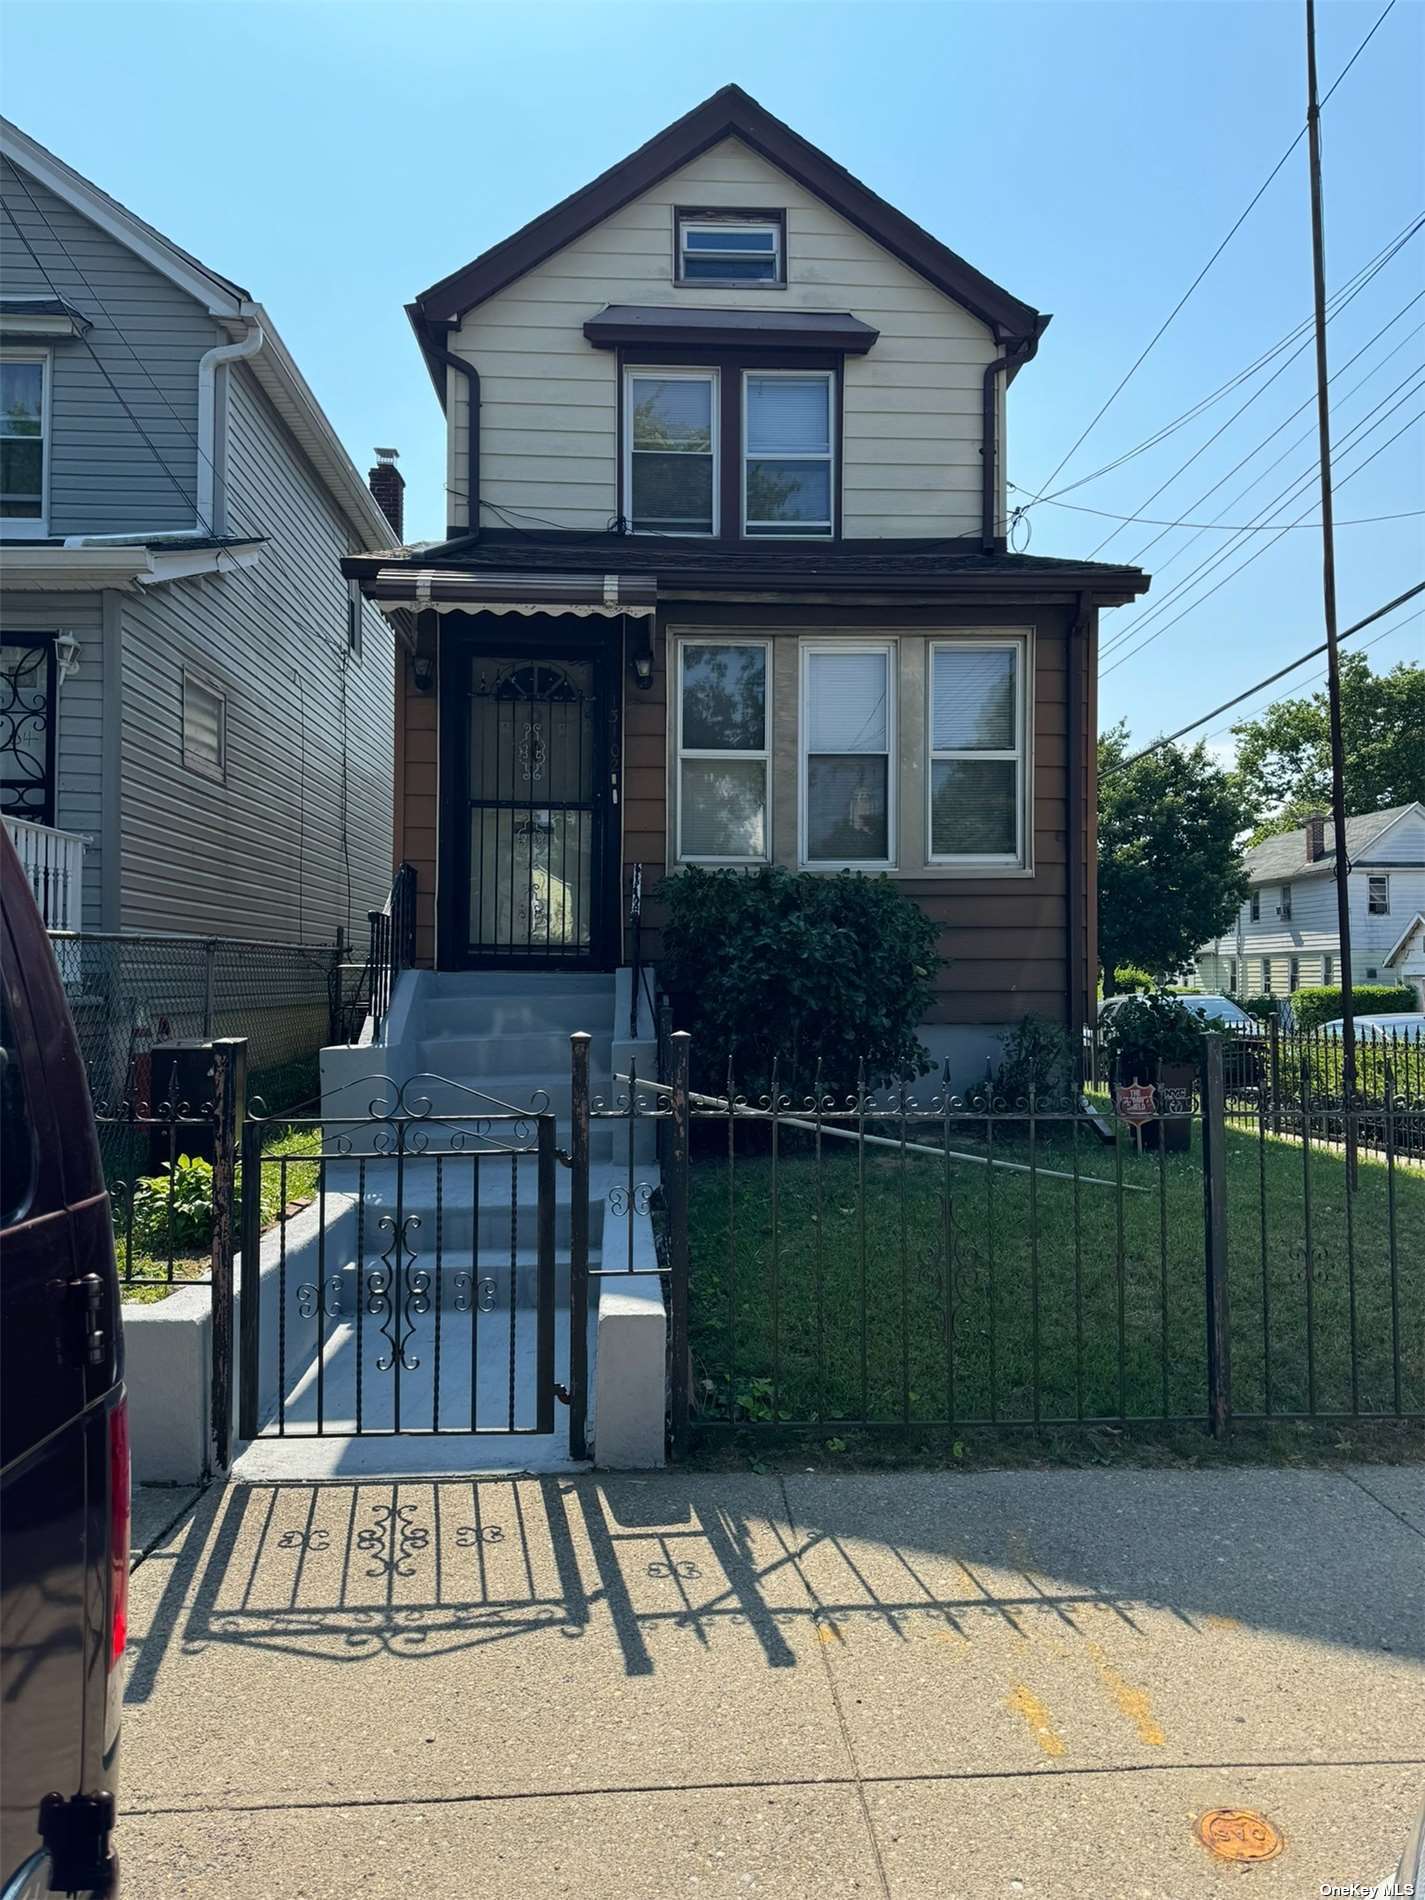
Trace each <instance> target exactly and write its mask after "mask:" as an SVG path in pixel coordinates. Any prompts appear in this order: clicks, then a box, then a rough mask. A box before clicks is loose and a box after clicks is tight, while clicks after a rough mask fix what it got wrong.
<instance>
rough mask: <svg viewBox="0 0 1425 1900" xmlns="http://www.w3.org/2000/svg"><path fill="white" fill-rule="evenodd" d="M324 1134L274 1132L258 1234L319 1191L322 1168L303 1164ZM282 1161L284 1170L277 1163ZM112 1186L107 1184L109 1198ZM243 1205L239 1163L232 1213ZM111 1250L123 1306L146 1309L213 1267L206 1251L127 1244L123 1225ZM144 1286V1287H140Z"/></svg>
mask: <svg viewBox="0 0 1425 1900" xmlns="http://www.w3.org/2000/svg"><path fill="white" fill-rule="evenodd" d="M321 1145H322V1131H321V1128H320V1126H316V1127H291V1128H280V1129H278V1130H276V1131H275V1132H274V1134H273V1136H272V1138H271V1140H269V1141H268V1142H267V1143H266V1144H265V1146H264V1148H263V1151H262V1156H263V1166H262V1231H263V1233H266V1232H267V1231H268V1229H269V1228H270V1227H274V1226H275V1225H276V1224H277V1220H278V1218H279V1216H280V1215H281V1214H282V1212H283V1209H284V1208H286V1209H296V1208H298V1207H301V1206H304V1205H305V1204H306V1203H307V1202H308V1201H310V1200H312V1199H313V1198H314V1197H315V1195H316V1192H317V1182H318V1176H319V1174H320V1171H321V1164H320V1163H319V1162H317V1161H315V1160H307V1159H306V1158H305V1157H307V1156H309V1155H317V1154H320V1152H321ZM283 1160H286V1162H287V1166H286V1167H285V1168H284V1167H283V1166H282V1165H281V1163H282V1161H283ZM116 1185H118V1184H116V1183H115V1182H113V1181H111V1182H110V1183H109V1187H110V1192H111V1194H112V1193H114V1191H115V1188H116ZM126 1200H127V1196H126V1195H122V1196H120V1195H116V1197H115V1205H116V1206H120V1205H123V1204H124V1203H125V1202H126ZM241 1206H242V1164H241V1163H239V1164H238V1168H237V1182H236V1187H235V1190H234V1207H233V1213H234V1217H235V1218H236V1217H237V1215H238V1212H239V1210H240V1208H241ZM114 1247H115V1251H116V1253H117V1255H118V1261H119V1279H120V1283H121V1286H122V1291H123V1298H124V1301H125V1303H126V1304H133V1305H140V1306H146V1305H151V1304H152V1303H153V1302H154V1301H155V1300H163V1299H167V1297H168V1295H169V1294H170V1293H171V1292H172V1291H173V1288H174V1287H175V1286H179V1285H183V1284H185V1283H191V1282H192V1281H194V1280H206V1279H207V1277H208V1274H209V1271H210V1269H211V1267H212V1255H211V1253H210V1252H209V1251H208V1249H207V1248H204V1249H202V1250H201V1251H196V1250H193V1249H192V1248H189V1249H185V1250H181V1251H179V1250H175V1251H174V1253H173V1256H172V1258H171V1259H170V1258H169V1257H168V1254H167V1253H166V1252H165V1253H163V1254H162V1255H157V1254H155V1253H153V1252H152V1251H149V1250H146V1249H144V1248H142V1247H140V1246H138V1245H137V1244H131V1242H130V1240H129V1236H128V1235H127V1234H126V1233H125V1231H124V1227H123V1223H122V1221H120V1222H119V1223H117V1225H116V1230H115V1234H114ZM145 1282H146V1283H147V1284H142V1283H145Z"/></svg>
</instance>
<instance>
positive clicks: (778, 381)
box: [742, 370, 833, 540]
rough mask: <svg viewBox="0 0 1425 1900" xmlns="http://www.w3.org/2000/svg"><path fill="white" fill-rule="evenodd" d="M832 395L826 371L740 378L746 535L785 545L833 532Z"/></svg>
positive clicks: (755, 374) (751, 373)
mask: <svg viewBox="0 0 1425 1900" xmlns="http://www.w3.org/2000/svg"><path fill="white" fill-rule="evenodd" d="M832 389H833V378H832V375H831V372H830V371H827V370H748V371H747V372H746V373H745V374H744V376H743V379H742V444H743V453H742V527H743V532H744V534H747V535H750V536H756V537H768V538H772V537H776V538H780V539H784V540H785V539H801V538H805V537H810V538H813V539H824V538H826V537H828V536H829V535H830V534H831V530H832V479H833V477H832V413H831V412H832V406H833V405H832Z"/></svg>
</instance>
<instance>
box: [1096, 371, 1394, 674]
mask: <svg viewBox="0 0 1425 1900" xmlns="http://www.w3.org/2000/svg"><path fill="white" fill-rule="evenodd" d="M1394 353H1395V352H1394V351H1392V352H1391V354H1392V355H1394ZM1382 361H1383V362H1388V361H1389V358H1388V357H1387V358H1384V359H1382ZM1381 367H1382V364H1377V366H1376V369H1377V370H1378V369H1379V368H1381ZM1422 368H1425V365H1417V366H1416V367H1415V368H1413V369H1412V370H1411V371H1410V372H1409V374H1408V375H1407V376H1405V377H1404V378H1403V379H1402V381H1401V382H1399V383H1397V384H1396V386H1395V388H1394V389H1392V390H1390V391H1389V392H1388V393H1387V394H1386V395H1384V396H1382V397H1381V399H1380V401H1379V402H1377V403H1375V404H1374V405H1373V406H1372V407H1371V408H1370V409H1368V410H1367V411H1366V413H1365V415H1364V416H1362V417H1361V418H1360V419H1359V420H1358V421H1357V422H1355V423H1354V424H1353V425H1352V427H1351V428H1350V429H1349V430H1348V431H1347V432H1346V435H1345V437H1343V439H1342V442H1341V447H1342V448H1345V447H1347V446H1358V445H1359V443H1360V441H1362V440H1364V437H1365V436H1366V435H1370V434H1373V433H1374V431H1375V430H1376V429H1378V428H1379V427H1380V426H1381V424H1382V423H1383V422H1384V421H1386V420H1387V418H1388V417H1389V416H1390V415H1392V414H1393V413H1394V411H1395V410H1396V409H1399V408H1401V407H1403V406H1404V404H1405V403H1407V402H1408V401H1409V400H1410V398H1411V397H1412V396H1413V395H1414V394H1415V393H1416V391H1415V390H1413V389H1411V390H1406V393H1405V395H1403V396H1402V395H1401V394H1400V392H1401V391H1402V390H1403V389H1405V388H1406V384H1407V383H1409V382H1410V381H1411V379H1412V378H1413V377H1415V376H1418V375H1419V374H1420V373H1421V370H1422ZM1375 373H1376V370H1372V371H1371V372H1370V375H1374V374H1375ZM1369 380H1370V376H1366V377H1363V378H1362V379H1361V382H1360V383H1357V384H1356V385H1355V387H1354V388H1353V389H1351V390H1349V391H1348V392H1347V395H1346V396H1343V397H1341V398H1340V402H1344V401H1346V400H1348V398H1349V396H1352V395H1354V394H1355V393H1356V390H1357V389H1360V388H1361V387H1363V385H1364V384H1365V383H1366V382H1368V381H1369ZM1395 398H1398V400H1393V399H1395ZM1387 405H1389V406H1388V407H1387ZM1337 406H1338V407H1339V406H1340V404H1339V402H1338V405H1337ZM1382 409H1384V410H1385V414H1384V415H1378V414H1377V411H1379V410H1382ZM1373 416H1374V417H1376V420H1375V421H1374V422H1372V420H1371V418H1372V417H1373ZM1288 420H1290V418H1288ZM1368 424H1369V425H1370V426H1369V427H1367V425H1368ZM1273 433H1274V434H1275V433H1279V431H1273ZM1310 434H1311V431H1310V429H1308V430H1306V431H1305V432H1304V434H1302V435H1300V436H1297V437H1296V438H1294V439H1293V440H1292V441H1291V442H1290V443H1288V445H1287V447H1286V448H1285V449H1284V450H1283V451H1282V453H1281V454H1280V455H1279V456H1278V457H1277V458H1276V460H1275V461H1274V462H1269V463H1268V464H1267V466H1266V468H1264V469H1263V470H1262V471H1261V472H1260V473H1259V474H1257V475H1255V476H1253V478H1252V480H1251V481H1250V482H1248V484H1247V486H1246V488H1244V489H1242V490H1240V491H1239V493H1238V494H1237V495H1235V496H1234V497H1233V501H1232V503H1229V504H1228V506H1229V507H1230V506H1232V505H1233V504H1235V503H1236V502H1238V501H1240V500H1241V499H1242V497H1243V495H1246V494H1248V493H1250V491H1251V490H1252V489H1253V488H1255V487H1256V486H1257V483H1258V482H1260V481H1262V480H1263V479H1264V478H1265V477H1266V476H1267V475H1269V474H1270V473H1271V472H1272V470H1273V469H1274V468H1277V467H1279V466H1280V464H1281V463H1282V462H1284V461H1285V460H1286V458H1287V456H1288V455H1289V454H1290V453H1291V451H1292V449H1294V448H1296V447H1297V446H1298V445H1299V443H1301V442H1303V441H1305V439H1306V437H1307V436H1308V435H1310ZM1353 438H1354V440H1353ZM1267 439H1268V440H1270V439H1271V438H1270V437H1268V438H1267ZM1261 446H1263V445H1261V444H1259V445H1258V448H1260V447H1261ZM1256 453H1257V450H1256V449H1254V450H1253V451H1252V452H1251V455H1248V456H1246V457H1244V458H1243V460H1244V461H1250V460H1251V458H1252V455H1255V454H1256ZM1241 466H1242V463H1241V462H1239V463H1238V464H1237V467H1238V468H1240V467H1241ZM1361 466H1362V467H1364V464H1361ZM1233 472H1235V471H1233ZM1317 472H1318V471H1317V468H1316V465H1315V464H1314V463H1313V464H1312V465H1311V466H1310V467H1308V468H1306V469H1303V470H1301V471H1300V472H1299V473H1298V474H1296V475H1294V476H1293V477H1292V478H1291V480H1290V481H1289V482H1288V483H1287V484H1286V486H1285V488H1282V489H1280V490H1279V491H1278V492H1277V494H1276V495H1275V496H1274V497H1273V499H1272V500H1271V501H1269V502H1265V503H1263V505H1262V507H1260V508H1259V509H1258V510H1257V515H1256V521H1257V522H1262V521H1265V522H1267V523H1268V524H1269V525H1271V526H1273V527H1276V526H1277V525H1278V524H1276V523H1273V522H1271V516H1272V515H1274V514H1276V513H1278V512H1280V511H1281V510H1282V509H1283V508H1289V507H1290V506H1291V505H1292V503H1293V502H1294V501H1298V500H1300V498H1301V496H1302V495H1303V494H1304V493H1305V492H1306V489H1307V488H1308V487H1309V486H1310V485H1311V483H1312V481H1313V480H1315V479H1316V477H1317ZM1353 472H1354V471H1353ZM1225 479H1226V477H1223V480H1225ZM1221 485H1222V484H1221V482H1218V483H1216V484H1215V486H1217V487H1221ZM1209 492H1211V491H1209ZM1305 513H1306V510H1303V511H1302V515H1301V516H1299V517H1298V520H1300V519H1303V518H1304V516H1305ZM1285 525H1286V526H1292V525H1294V524H1291V523H1287V524H1285ZM1207 531H1208V530H1206V529H1199V530H1198V531H1197V532H1196V533H1194V534H1193V535H1191V536H1190V537H1189V539H1188V540H1187V541H1186V542H1184V544H1183V545H1182V547H1180V548H1179V549H1178V550H1177V551H1176V553H1174V554H1172V555H1170V556H1169V557H1168V559H1167V560H1166V561H1165V562H1164V563H1163V567H1162V568H1161V569H1160V570H1159V572H1160V573H1161V572H1163V571H1164V570H1166V569H1167V568H1168V567H1170V566H1171V565H1172V563H1173V562H1174V561H1176V560H1177V559H1179V558H1180V556H1182V555H1183V554H1185V553H1186V552H1187V550H1188V548H1190V547H1191V546H1192V543H1193V542H1194V541H1196V540H1197V539H1199V538H1200V536H1201V535H1202V534H1203V533H1205V532H1207ZM1243 532H1245V530H1240V529H1239V530H1238V531H1237V533H1238V534H1241V533H1243ZM1156 538H1158V539H1161V538H1162V537H1161V536H1158V537H1156ZM1235 538H1236V537H1235V536H1234V539H1235ZM1149 545H1151V544H1149ZM1268 545H1269V546H1270V545H1271V544H1270V543H1268ZM1236 552H1238V550H1237V549H1236V548H1234V547H1233V545H1232V543H1231V542H1228V543H1227V544H1226V545H1224V546H1222V547H1219V548H1216V549H1214V550H1212V551H1211V552H1210V553H1208V554H1205V555H1204V556H1203V557H1202V559H1201V560H1199V561H1198V562H1197V564H1196V566H1194V567H1192V568H1190V569H1189V570H1188V572H1187V573H1186V574H1184V575H1183V577H1182V578H1181V580H1178V581H1175V582H1174V583H1173V585H1172V586H1171V587H1170V588H1169V589H1168V591H1167V593H1166V594H1164V595H1163V596H1162V597H1161V598H1160V599H1159V600H1157V601H1155V602H1154V603H1153V604H1152V605H1151V606H1150V607H1148V608H1146V609H1145V610H1144V611H1143V612H1142V613H1141V614H1139V615H1138V617H1137V619H1135V620H1131V621H1130V622H1129V623H1128V625H1127V626H1126V627H1123V628H1121V629H1120V630H1119V632H1118V633H1117V634H1116V635H1115V636H1114V637H1113V639H1112V640H1110V641H1108V642H1106V644H1105V646H1104V649H1103V651H1104V653H1105V654H1107V653H1111V652H1112V651H1113V650H1114V649H1115V648H1116V647H1120V646H1122V645H1123V644H1124V642H1125V641H1127V640H1130V639H1132V637H1133V635H1134V634H1135V633H1137V632H1139V631H1140V630H1141V629H1142V628H1144V627H1146V626H1148V625H1149V624H1150V623H1151V622H1152V621H1153V620H1155V619H1157V618H1158V616H1159V615H1161V614H1163V613H1165V612H1166V611H1167V610H1168V608H1169V607H1171V606H1173V605H1174V604H1175V602H1176V601H1177V600H1179V599H1180V598H1181V596H1182V595H1183V593H1184V592H1185V591H1186V590H1187V589H1188V588H1190V587H1191V586H1192V585H1193V583H1194V581H1196V580H1197V579H1199V578H1200V577H1201V576H1202V575H1204V574H1208V573H1211V572H1212V571H1213V570H1214V569H1216V568H1218V567H1220V566H1221V565H1222V563H1223V562H1224V561H1225V560H1227V559H1228V558H1229V557H1230V556H1231V555H1232V554H1234V553H1236ZM1244 565H1245V563H1244ZM1204 598H1206V597H1205V596H1204Z"/></svg>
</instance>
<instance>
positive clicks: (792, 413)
mask: <svg viewBox="0 0 1425 1900" xmlns="http://www.w3.org/2000/svg"><path fill="white" fill-rule="evenodd" d="M729 381H730V384H731V386H730V387H729ZM729 397H731V398H732V400H731V401H729V400H728V399H729ZM835 408H836V373H835V371H834V370H828V369H812V370H800V369H795V370H784V369H749V368H739V367H736V366H727V367H722V366H720V367H718V368H709V369H698V368H688V369H684V368H667V369H665V368H661V367H650V368H648V369H629V370H626V371H625V376H624V469H623V487H624V500H623V513H624V514H625V516H626V517H627V519H628V522H629V525H630V527H631V528H632V531H633V532H634V533H635V534H671V535H722V534H729V533H731V534H738V535H741V536H743V537H745V538H747V539H753V540H757V539H768V540H804V539H805V540H827V539H829V538H830V537H831V535H832V533H833V531H834V527H835V486H836V469H835V462H836V448H835V429H836V424H835ZM729 477H731V479H729ZM734 514H735V516H736V519H735V521H733V519H732V517H733V515H734Z"/></svg>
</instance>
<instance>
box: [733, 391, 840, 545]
mask: <svg viewBox="0 0 1425 1900" xmlns="http://www.w3.org/2000/svg"><path fill="white" fill-rule="evenodd" d="M836 374H837V373H836V371H835V370H834V369H756V368H751V369H744V370H743V371H742V388H741V390H740V392H739V398H738V399H739V402H740V403H741V409H742V421H741V441H740V443H739V445H738V446H739V449H740V451H741V455H742V467H741V469H740V470H739V472H738V513H739V515H740V517H741V538H742V539H743V540H744V541H834V540H835V539H836V483H837V442H836V411H837V386H836ZM751 376H756V377H757V378H758V379H759V380H760V381H766V380H769V379H770V378H773V377H780V378H782V379H783V380H785V381H790V382H797V383H825V385H826V443H827V448H826V454H825V455H822V454H821V453H820V451H818V452H817V453H816V454H812V453H811V452H810V451H808V450H801V451H796V450H793V451H791V452H789V453H787V454H777V455H774V456H769V455H766V454H759V455H758V456H757V458H756V459H757V460H758V461H759V462H766V461H778V462H825V463H826V466H827V488H826V500H827V506H828V508H829V510H830V516H829V519H828V521H827V525H826V527H825V528H824V529H823V528H820V527H812V528H808V529H807V530H806V532H805V533H803V534H767V533H763V534H756V533H754V532H753V529H752V524H751V523H750V522H749V521H748V519H747V463H748V460H749V457H750V454H751V451H750V450H749V448H748V444H747V381H748V378H749V377H751ZM778 525H779V524H778V523H776V522H764V523H762V526H763V527H764V528H775V527H777V526H778Z"/></svg>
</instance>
